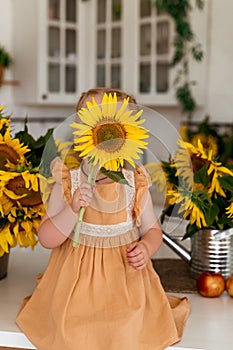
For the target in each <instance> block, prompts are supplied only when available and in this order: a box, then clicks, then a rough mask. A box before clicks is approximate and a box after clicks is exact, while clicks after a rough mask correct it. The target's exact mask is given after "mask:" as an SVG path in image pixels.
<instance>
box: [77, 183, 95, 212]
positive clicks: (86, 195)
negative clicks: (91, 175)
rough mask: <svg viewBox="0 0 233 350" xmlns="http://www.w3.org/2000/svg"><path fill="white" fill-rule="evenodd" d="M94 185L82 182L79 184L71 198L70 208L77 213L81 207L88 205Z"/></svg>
mask: <svg viewBox="0 0 233 350" xmlns="http://www.w3.org/2000/svg"><path fill="white" fill-rule="evenodd" d="M94 190H95V187H92V185H91V184H89V183H87V182H84V183H82V184H81V186H80V187H79V188H77V190H75V192H74V194H73V199H72V204H71V207H72V210H73V211H74V212H75V213H78V212H79V210H80V208H81V207H88V206H89V205H90V203H91V199H92V196H93V192H94Z"/></svg>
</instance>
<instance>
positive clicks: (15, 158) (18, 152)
mask: <svg viewBox="0 0 233 350" xmlns="http://www.w3.org/2000/svg"><path fill="white" fill-rule="evenodd" d="M27 152H29V148H28V147H27V146H24V145H23V144H22V143H20V141H19V139H12V137H11V135H10V128H7V129H6V132H5V133H4V135H2V134H0V170H7V164H8V163H11V164H14V165H17V164H20V165H23V164H25V162H26V159H25V153H27Z"/></svg>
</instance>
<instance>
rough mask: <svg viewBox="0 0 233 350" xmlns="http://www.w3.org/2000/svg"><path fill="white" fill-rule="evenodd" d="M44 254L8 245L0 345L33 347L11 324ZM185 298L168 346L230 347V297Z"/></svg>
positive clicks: (179, 349) (1, 285)
mask: <svg viewBox="0 0 233 350" xmlns="http://www.w3.org/2000/svg"><path fill="white" fill-rule="evenodd" d="M48 258H49V251H48V250H45V249H43V248H42V247H41V246H38V247H36V249H35V251H31V249H30V248H29V249H12V251H11V254H10V262H9V272H8V276H7V278H5V279H4V280H2V281H0V346H5V347H16V348H25V349H35V347H34V346H33V345H32V344H31V343H30V342H29V340H28V339H27V338H26V336H25V335H24V334H23V333H22V332H21V331H20V330H19V328H18V327H17V325H16V324H15V318H16V315H17V312H18V310H19V307H20V305H21V302H22V300H23V298H24V297H25V296H27V295H30V294H31V293H32V291H33V289H34V288H35V285H36V282H35V275H36V274H37V273H41V272H43V271H44V269H45V266H46V265H47V262H48ZM177 295H179V296H183V295H182V294H177ZM188 298H189V299H190V303H191V315H190V317H189V319H188V322H187V324H186V327H185V332H184V336H183V339H182V341H181V342H180V343H179V344H177V346H173V347H170V348H169V349H171V350H172V349H173V350H187V349H195V350H196V349H204V350H232V349H233V298H230V297H229V296H228V295H227V294H226V292H225V293H224V294H223V295H222V296H221V297H219V298H213V299H210V298H204V297H201V296H200V295H198V294H190V295H188ZM64 350H65V349H64Z"/></svg>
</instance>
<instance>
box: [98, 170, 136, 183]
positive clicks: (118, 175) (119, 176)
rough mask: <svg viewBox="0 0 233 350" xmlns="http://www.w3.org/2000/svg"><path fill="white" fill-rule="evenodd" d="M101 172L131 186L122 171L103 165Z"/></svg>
mask: <svg viewBox="0 0 233 350" xmlns="http://www.w3.org/2000/svg"><path fill="white" fill-rule="evenodd" d="M100 172H101V173H102V174H104V175H105V176H107V177H108V178H109V179H111V180H113V181H115V182H118V183H120V184H123V185H128V186H130V184H129V183H128V181H127V180H126V178H125V177H124V174H123V173H122V172H121V171H110V170H106V169H105V168H104V167H102V168H100Z"/></svg>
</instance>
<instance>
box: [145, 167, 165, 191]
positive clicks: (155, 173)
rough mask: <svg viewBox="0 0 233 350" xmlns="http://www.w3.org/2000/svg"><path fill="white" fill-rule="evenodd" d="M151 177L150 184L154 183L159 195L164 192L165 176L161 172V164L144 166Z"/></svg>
mask: <svg viewBox="0 0 233 350" xmlns="http://www.w3.org/2000/svg"><path fill="white" fill-rule="evenodd" d="M145 168H146V169H147V170H148V172H149V175H150V177H151V182H152V183H155V184H156V186H157V190H158V192H159V193H165V192H166V185H167V181H166V174H165V173H164V172H163V168H162V164H161V162H151V163H147V164H146V165H145Z"/></svg>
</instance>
